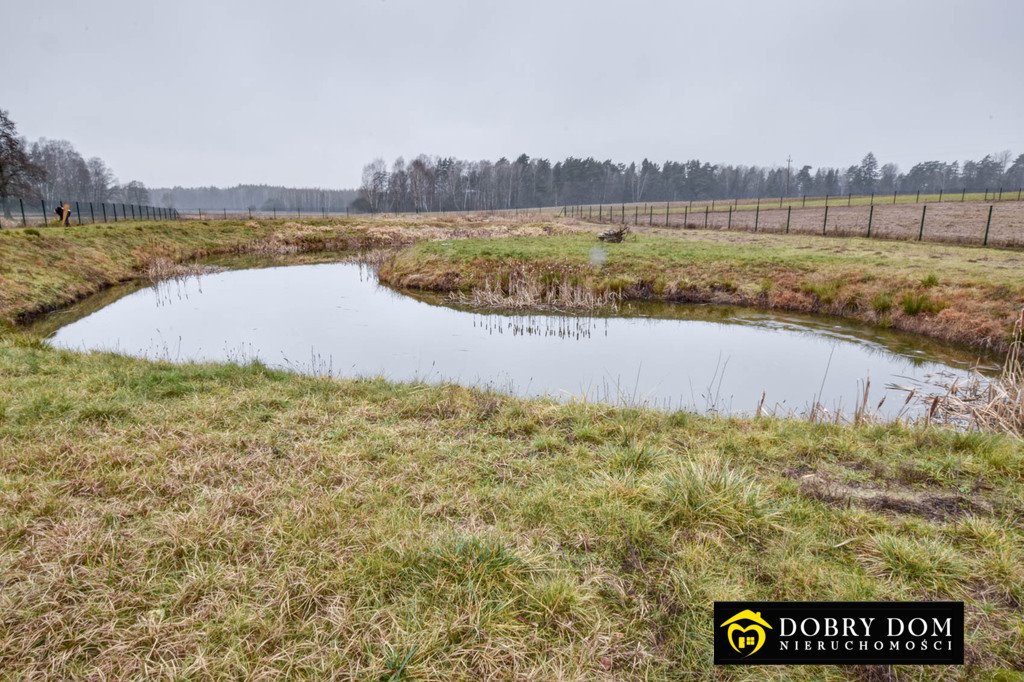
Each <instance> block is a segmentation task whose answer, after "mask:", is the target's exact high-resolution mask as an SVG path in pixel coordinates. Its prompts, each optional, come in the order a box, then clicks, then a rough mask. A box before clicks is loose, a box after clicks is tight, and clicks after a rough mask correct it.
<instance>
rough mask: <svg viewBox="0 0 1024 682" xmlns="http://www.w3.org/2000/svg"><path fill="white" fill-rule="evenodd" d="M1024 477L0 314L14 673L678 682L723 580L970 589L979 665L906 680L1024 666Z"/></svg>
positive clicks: (998, 455) (962, 459)
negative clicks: (60, 333)
mask: <svg viewBox="0 0 1024 682" xmlns="http://www.w3.org/2000/svg"><path fill="white" fill-rule="evenodd" d="M1022 478H1024V452H1022V450H1021V447H1020V445H1019V444H1015V443H1014V442H1013V441H1011V440H1009V439H1007V438H1004V437H1000V436H992V435H983V434H977V433H971V434H958V433H953V432H948V431H943V430H936V429H929V430H908V429H906V428H903V427H897V426H870V427H857V428H849V427H846V428H843V427H835V426H829V425H820V424H817V425H816V424H808V423H804V422H796V421H782V420H773V419H762V420H731V419H720V418H717V419H712V418H702V417H696V416H689V415H685V414H675V415H668V414H662V413H657V412H651V411H632V410H622V409H612V408H607V407H599V406H585V405H561V404H553V403H549V402H544V401H522V400H517V399H513V398H506V397H501V396H496V395H491V394H487V393H482V392H478V391H473V390H467V389H462V388H458V387H452V386H440V387H432V386H424V385H394V384H389V383H386V382H383V381H332V380H325V379H312V378H304V377H300V376H295V375H290V374H285V373H281V372H276V371H269V370H267V369H265V368H263V367H261V366H258V365H256V366H248V367H239V366H230V365H228V366H211V365H183V366H179V365H170V364H165V363H151V362H144V361H139V360H132V359H128V358H122V357H117V356H113V355H106V354H90V355H79V354H74V353H68V352H61V351H55V350H52V349H49V348H47V347H45V346H43V345H42V344H41V343H39V342H38V341H37V340H35V339H33V338H31V337H28V336H27V335H25V334H23V333H16V332H6V333H2V332H0V584H2V589H0V669H2V670H4V671H5V675H10V676H11V677H17V678H37V677H43V676H50V677H54V678H72V677H97V678H100V677H102V678H106V679H117V678H141V677H147V678H151V677H160V678H193V677H206V676H218V677H232V678H246V677H260V678H265V679H270V678H275V677H286V676H287V677H299V676H306V677H313V676H327V675H330V674H338V675H346V676H351V677H358V678H366V679H406V678H408V679H451V678H460V677H461V678H467V679H478V678H482V677H486V676H492V677H525V678H533V679H553V678H560V677H561V678H572V677H591V678H604V679H623V678H636V679H640V678H650V677H654V678H671V679H679V678H682V677H687V676H691V675H694V674H696V676H710V675H712V671H711V666H710V661H711V647H712V629H713V624H712V622H711V603H712V601H714V600H721V599H741V598H749V599H782V600H787V599H794V600H799V599H808V600H831V599H836V600H868V599H877V600H890V599H892V600H909V599H958V600H959V599H963V600H965V601H966V603H967V609H966V612H967V628H966V633H967V634H966V637H967V661H968V667H967V668H964V669H960V668H937V669H936V668H914V667H908V668H905V669H901V671H900V676H901V678H906V679H922V680H924V679H927V680H934V679H944V678H949V679H955V678H973V677H981V676H993V675H995V674H997V673H998V672H999V671H1004V672H1006V673H1007V674H1011V673H1009V671H1012V670H1020V669H1021V668H1022V667H1024V616H1022V611H1021V605H1022V603H1024V584H1022V583H1021V580H1020V566H1021V565H1024V530H1022V525H1021V518H1020V510H1021V509H1022V508H1024V487H1022V485H1021V483H1022ZM768 672H769V674H771V675H774V676H777V677H779V678H780V679H781V678H783V677H784V678H787V679H849V678H853V679H857V678H871V679H873V678H872V677H871V676H872V675H875V674H877V673H878V671H877V670H876V671H872V670H870V669H856V668H798V669H784V668H783V669H778V668H775V669H772V670H771V671H768ZM765 674H766V672H765V670H763V669H758V668H751V669H732V670H730V671H729V675H730V676H731V677H733V678H735V679H755V678H756V679H763V676H764V675H765ZM392 676H395V677H392Z"/></svg>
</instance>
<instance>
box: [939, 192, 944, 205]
mask: <svg viewBox="0 0 1024 682" xmlns="http://www.w3.org/2000/svg"><path fill="white" fill-rule="evenodd" d="M944 191H945V188H943V189H940V190H939V203H940V204H941V203H942V193H943V192H944Z"/></svg>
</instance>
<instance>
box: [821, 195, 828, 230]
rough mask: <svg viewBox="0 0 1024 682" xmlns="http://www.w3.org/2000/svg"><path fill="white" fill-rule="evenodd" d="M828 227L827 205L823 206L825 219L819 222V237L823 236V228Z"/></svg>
mask: <svg viewBox="0 0 1024 682" xmlns="http://www.w3.org/2000/svg"><path fill="white" fill-rule="evenodd" d="M827 226H828V203H827V202H826V204H825V219H824V220H822V221H821V236H822V237H824V236H825V228H826V227H827Z"/></svg>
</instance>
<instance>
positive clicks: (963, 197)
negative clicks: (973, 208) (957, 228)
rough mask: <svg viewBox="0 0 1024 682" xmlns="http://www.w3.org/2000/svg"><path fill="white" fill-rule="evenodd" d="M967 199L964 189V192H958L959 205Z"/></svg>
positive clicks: (965, 189)
mask: <svg viewBox="0 0 1024 682" xmlns="http://www.w3.org/2000/svg"><path fill="white" fill-rule="evenodd" d="M966 198H967V188H966V187H964V191H962V192H960V203H961V204H962V203H964V199H966Z"/></svg>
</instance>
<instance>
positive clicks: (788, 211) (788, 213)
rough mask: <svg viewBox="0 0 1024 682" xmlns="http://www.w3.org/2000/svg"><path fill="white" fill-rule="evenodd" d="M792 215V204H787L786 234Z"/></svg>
mask: <svg viewBox="0 0 1024 682" xmlns="http://www.w3.org/2000/svg"><path fill="white" fill-rule="evenodd" d="M792 215H793V207H792V206H787V207H786V234H789V219H790V218H791V217H792Z"/></svg>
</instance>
